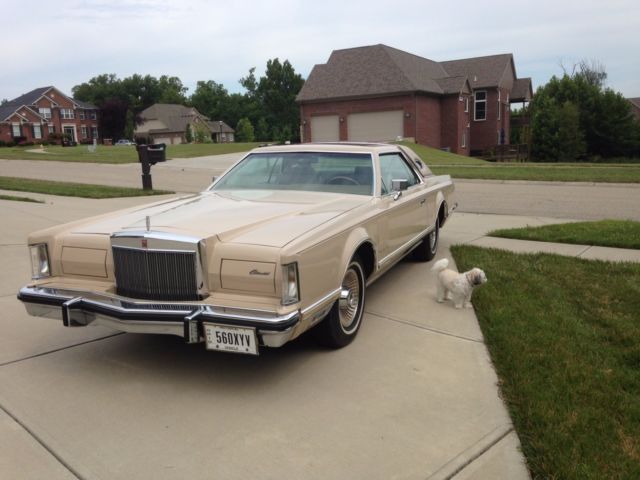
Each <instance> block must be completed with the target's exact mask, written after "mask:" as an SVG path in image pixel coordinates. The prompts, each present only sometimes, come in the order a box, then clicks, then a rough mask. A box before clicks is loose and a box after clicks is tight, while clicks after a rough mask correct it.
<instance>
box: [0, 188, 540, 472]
mask: <svg viewBox="0 0 640 480" xmlns="http://www.w3.org/2000/svg"><path fill="white" fill-rule="evenodd" d="M45 198H46V199H47V202H48V203H46V204H44V205H37V204H26V203H20V202H7V201H0V222H2V225H3V228H2V234H1V236H0V254H1V255H2V258H3V259H5V261H4V265H3V273H2V275H1V276H0V309H1V311H2V314H1V315H0V452H2V454H0V478H20V479H31V478H32V479H41V478H47V479H68V478H71V479H73V478H82V479H98V478H105V479H106V478H109V479H138V478H139V479H146V478H154V479H164V478H167V479H174V478H194V479H195V478H230V479H234V478H242V479H244V478H266V479H282V478H305V479H314V478H318V479H341V478H348V479H377V478H380V479H391V478H398V479H414V478H415V479H425V478H456V479H465V478H474V479H485V478H510V479H518V478H528V473H527V471H526V469H525V467H524V465H523V461H522V456H521V454H520V452H519V451H518V439H517V436H516V435H515V433H514V432H513V428H512V425H511V421H510V419H509V416H508V414H507V412H506V409H505V407H504V405H503V403H502V401H501V399H500V398H499V396H498V390H497V387H496V383H497V378H496V375H495V372H494V370H493V368H492V366H491V363H490V360H489V357H488V354H487V351H486V348H485V345H484V343H483V341H482V335H481V332H480V330H479V328H478V324H477V321H476V318H475V315H474V313H473V311H472V310H455V309H453V308H452V307H451V306H450V305H440V304H437V303H436V302H435V301H434V297H435V285H434V282H433V277H432V276H431V275H430V274H429V265H428V264H420V263H413V262H408V261H406V262H403V263H401V264H399V265H398V266H396V267H395V268H394V269H393V270H392V271H391V272H389V274H388V275H386V276H385V277H384V278H383V279H381V280H380V281H379V282H377V283H376V284H374V285H373V286H372V288H371V289H370V291H369V296H368V299H367V308H366V314H365V319H364V323H363V327H362V329H361V332H360V334H359V336H358V338H357V340H356V341H355V342H354V343H353V344H352V345H350V346H349V347H347V348H345V349H342V350H338V351H326V350H323V349H321V348H319V347H317V346H316V345H315V344H314V343H313V341H312V340H311V339H310V338H308V337H307V336H303V337H301V338H300V339H298V340H297V341H295V342H293V343H291V344H289V345H286V346H285V347H284V348H281V349H277V350H265V351H264V353H263V354H262V355H261V356H260V357H258V358H254V357H244V356H236V355H233V354H215V353H209V352H206V351H205V350H204V349H203V347H202V345H195V346H194V345H191V346H190V345H186V344H185V343H184V342H183V341H182V340H181V339H179V338H177V337H175V338H174V337H160V336H143V335H134V334H126V335H125V334H117V333H114V332H111V331H109V330H106V329H102V328H97V327H89V328H79V329H66V328H64V327H62V325H61V322H57V321H54V320H49V319H40V318H32V317H29V316H27V315H26V313H25V312H24V309H23V307H22V306H21V305H20V304H19V302H18V301H17V300H16V298H15V293H16V291H17V289H18V288H19V286H21V285H22V284H24V283H25V282H26V281H27V278H28V275H29V265H28V258H27V252H26V248H25V238H26V235H27V234H28V233H29V232H30V231H32V230H34V229H37V228H42V227H46V226H49V225H52V224H56V223H60V222H62V221H68V220H72V219H75V218H81V217H84V216H87V215H89V214H92V213H99V212H103V211H108V210H112V209H114V208H118V207H123V206H125V205H130V204H140V203H144V202H146V201H148V200H149V199H140V198H136V199H116V200H86V199H69V198H61V197H46V196H45ZM548 221H552V220H546V219H532V218H521V217H506V216H478V215H457V216H454V217H453V218H452V220H451V221H450V224H449V225H447V226H446V227H445V228H444V229H443V231H442V238H441V241H442V247H441V254H442V255H448V248H447V246H448V245H449V244H451V243H452V242H461V241H462V242H464V241H471V240H473V239H474V238H477V237H478V236H479V235H481V234H482V233H483V231H484V230H487V229H490V228H493V226H516V225H524V224H526V223H530V224H531V223H534V224H536V223H546V222H548Z"/></svg>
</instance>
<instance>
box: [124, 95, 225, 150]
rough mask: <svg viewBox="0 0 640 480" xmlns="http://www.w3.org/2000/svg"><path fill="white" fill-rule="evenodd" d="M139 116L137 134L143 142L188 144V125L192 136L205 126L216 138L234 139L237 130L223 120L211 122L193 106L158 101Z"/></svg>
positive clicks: (219, 140) (223, 139)
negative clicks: (139, 121)
mask: <svg viewBox="0 0 640 480" xmlns="http://www.w3.org/2000/svg"><path fill="white" fill-rule="evenodd" d="M139 117H140V120H141V123H140V124H139V125H138V126H137V127H136V129H135V137H136V138H142V139H144V141H151V142H152V143H166V144H167V145H172V144H179V143H185V142H186V141H187V139H186V132H187V126H188V128H189V129H190V130H191V135H192V137H193V138H196V133H197V132H198V131H200V129H202V130H201V131H203V132H205V134H206V135H207V137H209V138H211V139H212V140H214V141H217V142H223V143H224V142H233V134H234V130H233V129H232V128H231V127H229V126H228V125H227V124H226V123H224V122H220V121H218V122H212V121H210V120H209V118H207V117H206V116H205V115H202V114H201V113H200V112H198V110H196V109H195V108H193V107H185V106H184V105H175V104H167V103H156V104H154V105H151V106H150V107H149V108H147V109H145V110H143V111H142V112H141V113H140V115H139ZM221 124H222V129H221ZM221 130H222V131H221Z"/></svg>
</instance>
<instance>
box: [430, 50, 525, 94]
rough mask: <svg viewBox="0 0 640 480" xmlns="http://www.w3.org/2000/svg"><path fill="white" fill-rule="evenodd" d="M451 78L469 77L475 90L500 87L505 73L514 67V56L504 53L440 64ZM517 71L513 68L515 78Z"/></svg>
mask: <svg viewBox="0 0 640 480" xmlns="http://www.w3.org/2000/svg"><path fill="white" fill-rule="evenodd" d="M440 65H442V67H443V68H444V69H445V70H446V71H447V73H448V74H449V75H451V76H466V77H469V83H470V84H471V85H472V86H473V88H484V87H498V86H501V84H502V79H503V77H504V72H505V70H506V69H507V68H509V66H513V55H511V54H510V53H502V54H499V55H488V56H486V57H473V58H463V59H460V60H449V61H446V62H440ZM515 72H516V69H515V67H514V68H513V73H514V77H515V76H516V75H515Z"/></svg>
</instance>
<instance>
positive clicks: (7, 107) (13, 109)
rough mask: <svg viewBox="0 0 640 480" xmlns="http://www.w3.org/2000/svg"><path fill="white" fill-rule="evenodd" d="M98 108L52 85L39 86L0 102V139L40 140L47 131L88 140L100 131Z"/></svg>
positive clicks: (44, 136)
mask: <svg viewBox="0 0 640 480" xmlns="http://www.w3.org/2000/svg"><path fill="white" fill-rule="evenodd" d="M99 132H100V129H99V120H98V108H97V107H96V106H94V105H91V104H89V103H86V102H82V101H80V100H76V99H74V98H71V97H68V96H67V95H65V94H64V93H62V92H61V91H60V90H58V89H57V88H55V87H42V88H36V89H35V90H31V91H30V92H29V93H25V94H24V95H21V96H19V97H18V98H14V99H13V100H11V101H9V102H8V103H5V104H4V105H1V106H0V140H2V141H4V142H11V141H13V142H16V143H19V142H35V143H38V142H42V141H47V140H48V139H49V135H50V134H63V135H67V136H68V138H69V139H70V140H71V141H74V142H83V141H84V142H86V143H89V142H90V141H91V140H92V139H94V138H96V139H98V138H99V135H100V133H99Z"/></svg>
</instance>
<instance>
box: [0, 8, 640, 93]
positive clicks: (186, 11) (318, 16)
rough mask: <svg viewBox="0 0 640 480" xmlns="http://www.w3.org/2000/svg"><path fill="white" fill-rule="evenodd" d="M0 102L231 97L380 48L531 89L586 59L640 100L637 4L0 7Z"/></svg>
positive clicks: (614, 85)
mask: <svg viewBox="0 0 640 480" xmlns="http://www.w3.org/2000/svg"><path fill="white" fill-rule="evenodd" d="M0 25H2V27H1V28H2V33H3V35H2V37H3V38H4V48H3V52H2V55H1V56H0V99H3V98H7V99H12V98H15V97H17V96H19V95H21V94H23V93H26V92H28V91H30V90H32V89H34V88H38V87H43V86H49V85H54V86H56V87H58V88H59V89H61V90H62V91H63V92H65V93H67V94H71V89H72V88H73V86H74V85H78V84H80V83H83V82H86V81H88V80H89V79H91V78H92V77H94V76H96V75H100V74H102V73H115V74H116V75H117V76H118V77H120V78H125V77H128V76H130V75H132V74H134V73H138V74H141V75H146V74H150V75H153V76H156V77H160V76H161V75H169V76H177V77H179V78H180V79H181V80H182V83H183V84H184V85H185V86H186V87H188V88H189V91H188V94H190V93H192V92H193V90H194V89H195V86H196V82H197V81H199V80H214V81H215V82H217V83H221V84H223V85H224V86H225V87H226V88H227V89H228V90H229V92H242V91H243V90H242V87H241V86H240V84H239V83H238V80H239V79H240V78H241V77H244V76H246V75H247V74H248V72H249V69H250V68H251V67H256V74H257V76H260V75H262V74H263V72H264V69H265V66H266V62H267V60H269V59H272V58H276V57H277V58H279V59H280V60H281V61H284V60H285V59H286V60H289V62H290V63H291V64H292V65H293V67H294V69H295V70H296V72H298V73H300V74H301V75H302V76H303V77H304V78H306V77H307V76H308V75H309V72H310V71H311V69H312V68H313V66H314V65H315V64H318V63H325V62H326V61H327V59H328V58H329V55H330V54H331V51H332V50H336V49H344V48H351V47H359V46H364V45H374V44H378V43H383V44H385V45H389V46H391V47H395V48H399V49H401V50H405V51H407V52H410V53H413V54H416V55H420V56H422V57H425V58H429V59H432V60H436V61H443V60H454V59H458V58H468V57H476V56H483V55H493V54H498V53H513V55H514V59H515V66H516V73H517V75H518V77H532V80H533V85H534V89H535V88H537V87H538V86H540V85H542V84H544V83H546V82H547V81H548V80H549V79H550V78H551V77H552V76H553V75H562V73H563V68H564V69H565V70H567V71H569V72H570V71H571V69H572V68H573V66H574V65H575V64H577V63H578V62H580V61H581V60H588V61H596V62H598V63H600V64H601V65H603V66H604V67H605V69H606V71H607V74H608V80H607V86H608V87H610V88H612V89H614V90H616V91H619V92H621V93H622V94H623V95H624V96H626V97H640V2H639V1H638V0H610V1H607V2H603V1H602V0H583V1H564V0H556V1H547V0H539V1H536V2H529V1H517V0H516V1H513V0H511V1H508V2H504V1H479V0H456V1H448V2H447V1H442V0H440V1H437V2H432V1H410V0H395V1H388V0H387V1H381V0H367V1H350V0H322V1H311V0H307V1H304V0H270V1H258V0H256V1H254V0H244V1H242V0H241V1H225V2H222V1H219V0H213V1H207V0H183V1H172V0H138V1H136V0H96V1H91V0H59V1H58V2H45V1H42V0H31V1H29V2H9V1H7V2H3V7H2V21H1V22H0Z"/></svg>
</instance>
